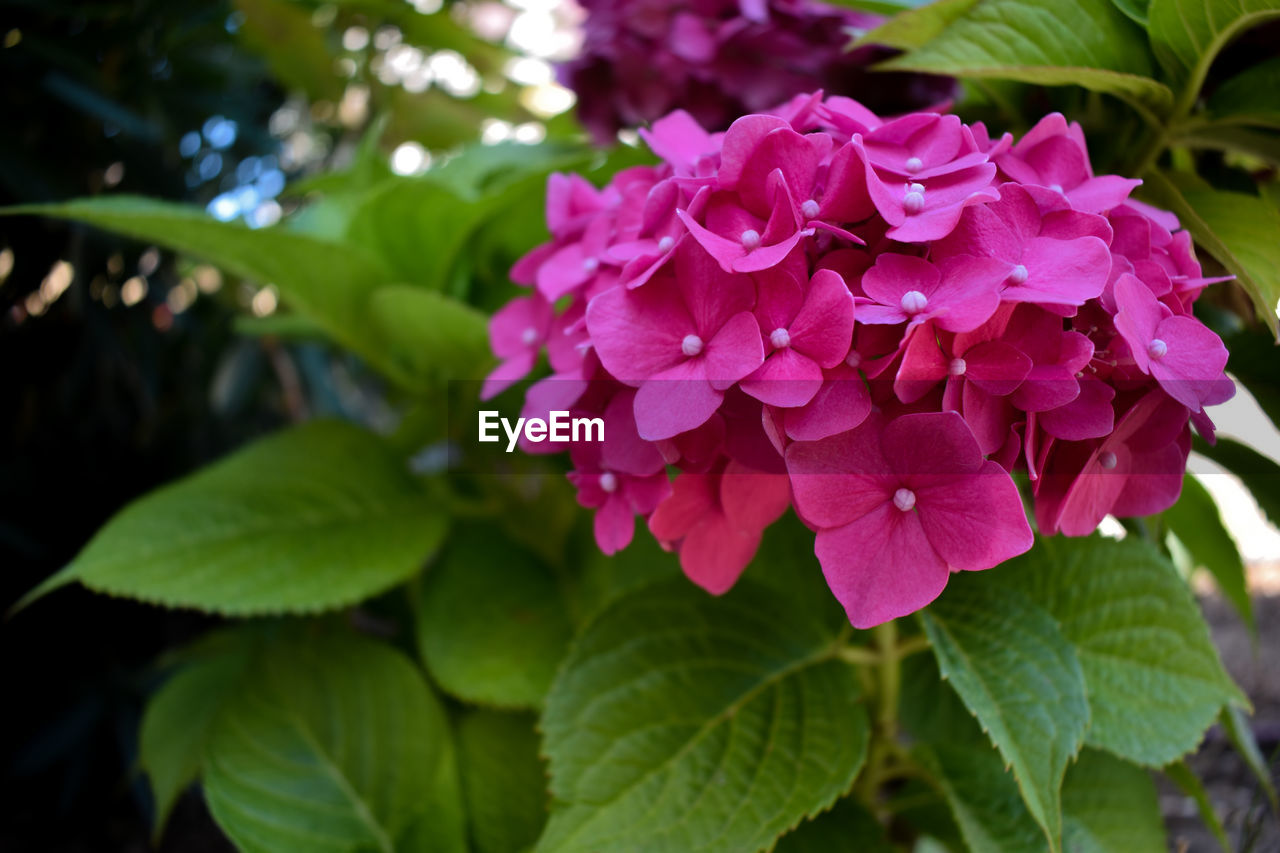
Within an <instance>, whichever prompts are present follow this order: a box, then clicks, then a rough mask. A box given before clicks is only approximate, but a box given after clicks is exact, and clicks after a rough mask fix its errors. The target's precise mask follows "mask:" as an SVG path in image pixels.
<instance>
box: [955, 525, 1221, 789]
mask: <svg viewBox="0 0 1280 853" xmlns="http://www.w3.org/2000/svg"><path fill="white" fill-rule="evenodd" d="M985 574H990V575H995V576H996V577H997V578H998V582H1000V583H1002V584H1003V585H1004V586H1005V587H1006V588H1019V589H1021V590H1023V591H1024V592H1025V593H1026V594H1027V595H1028V596H1029V597H1030V598H1031V599H1033V600H1034V601H1036V602H1037V603H1038V604H1039V605H1040V606H1041V607H1043V608H1045V609H1046V610H1047V611H1048V612H1049V613H1051V614H1053V616H1054V618H1055V619H1057V621H1058V624H1060V625H1061V626H1062V633H1063V634H1064V635H1065V636H1066V638H1067V639H1068V640H1070V642H1071V643H1072V645H1073V646H1074V647H1075V649H1076V652H1077V654H1078V655H1079V658H1080V664H1081V666H1082V667H1083V669H1084V676H1085V681H1086V683H1087V684H1088V695H1089V711H1090V725H1089V733H1088V738H1087V742H1088V743H1089V744H1090V745H1091V746H1095V747H1099V748H1102V749H1106V750H1108V751H1110V752H1113V753H1115V754H1116V755H1118V756H1120V757H1122V758H1127V759H1129V760H1130V761H1134V762H1137V763H1139V764H1144V765H1147V766H1151V767H1159V766H1161V765H1164V764H1167V763H1168V762H1170V761H1173V760H1175V759H1176V758H1178V757H1179V756H1181V755H1184V754H1186V753H1187V752H1188V751H1190V750H1192V749H1194V748H1195V746H1196V744H1197V743H1199V742H1200V738H1201V736H1202V735H1203V734H1204V731H1205V729H1207V728H1208V727H1209V725H1210V723H1212V722H1213V719H1214V717H1216V716H1217V714H1218V711H1219V709H1221V708H1222V706H1223V705H1225V704H1227V703H1229V702H1243V701H1244V698H1243V697H1242V696H1241V695H1240V692H1239V690H1238V689H1237V688H1236V687H1235V685H1234V684H1232V683H1231V679H1230V677H1229V676H1227V674H1226V672H1225V671H1224V670H1223V669H1222V664H1221V663H1220V662H1219V660H1218V654H1217V652H1216V651H1214V648H1213V644H1212V643H1211V642H1210V640H1209V630H1208V627H1207V626H1206V625H1205V622H1204V619H1203V617H1202V616H1201V615H1200V611H1199V609H1198V608H1197V607H1196V603H1195V601H1194V599H1193V598H1192V597H1191V592H1190V590H1189V589H1188V588H1187V585H1186V583H1185V582H1183V580H1182V579H1181V578H1180V577H1179V576H1178V573H1177V571H1176V570H1175V569H1174V567H1173V565H1172V564H1170V563H1169V561H1168V560H1167V559H1166V558H1165V557H1164V556H1163V555H1161V554H1160V553H1159V552H1158V551H1156V549H1155V548H1154V547H1152V546H1151V545H1150V544H1148V543H1146V542H1140V541H1137V540H1136V539H1133V538H1132V537H1131V538H1129V539H1126V540H1124V541H1121V542H1117V541H1114V540H1111V539H1104V538H1101V537H1097V536H1095V537H1090V538H1088V539H1060V538H1059V539H1045V540H1040V541H1039V542H1038V543H1037V545H1036V547H1035V548H1034V549H1033V550H1032V551H1031V552H1029V553H1028V554H1026V555H1024V556H1022V557H1019V558H1018V559H1016V560H1013V561H1011V562H1010V563H1007V564H1006V565H1005V566H1002V567H1001V568H1000V569H999V570H997V571H995V572H988V573H985ZM962 695H963V694H962Z"/></svg>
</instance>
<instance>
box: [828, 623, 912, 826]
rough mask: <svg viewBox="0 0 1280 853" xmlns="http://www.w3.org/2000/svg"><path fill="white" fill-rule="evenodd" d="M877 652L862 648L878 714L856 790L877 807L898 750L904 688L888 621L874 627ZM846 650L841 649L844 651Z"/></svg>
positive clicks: (895, 629) (893, 626) (894, 631)
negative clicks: (900, 702)
mask: <svg viewBox="0 0 1280 853" xmlns="http://www.w3.org/2000/svg"><path fill="white" fill-rule="evenodd" d="M872 646H873V649H874V651H870V650H859V651H861V652H864V653H865V654H866V655H869V656H870V657H864V655H859V657H864V659H865V660H866V661H867V664H868V665H869V666H870V668H872V670H873V672H874V673H875V686H876V692H875V716H874V718H873V720H872V726H871V746H870V748H869V749H868V750H867V764H866V767H865V768H863V771H862V774H861V775H860V776H859V777H858V782H857V784H856V785H855V787H854V793H855V794H856V795H857V796H858V798H859V799H861V800H862V801H863V802H864V803H865V804H867V805H868V806H870V807H872V808H877V807H878V803H877V795H878V793H879V790H880V787H881V785H883V784H884V782H885V780H886V779H887V778H889V777H890V776H891V775H893V773H892V768H891V764H892V762H893V760H894V756H895V754H896V753H897V752H898V751H899V750H898V743H897V739H898V697H899V694H900V693H901V689H902V654H901V649H900V647H899V645H898V625H897V623H896V622H893V621H889V622H885V623H884V624H883V625H877V626H876V627H875V628H873V629H872ZM843 652H844V650H842V654H843Z"/></svg>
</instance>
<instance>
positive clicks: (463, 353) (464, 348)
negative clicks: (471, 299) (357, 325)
mask: <svg viewBox="0 0 1280 853" xmlns="http://www.w3.org/2000/svg"><path fill="white" fill-rule="evenodd" d="M371 307H372V312H373V321H374V325H375V326H376V327H377V328H378V329H380V330H381V331H382V332H383V334H384V335H385V340H386V341H387V343H388V344H389V347H388V348H389V350H390V352H392V353H394V356H393V357H394V358H396V359H398V360H399V361H400V362H401V363H402V364H403V365H404V369H405V370H406V371H407V372H408V373H411V374H413V375H417V376H428V375H431V374H433V373H435V374H444V375H447V376H449V377H451V378H471V379H480V378H483V376H484V373H485V372H486V368H487V367H489V366H490V362H492V360H493V356H492V355H490V352H489V335H488V331H487V321H486V319H485V316H484V315H483V314H481V313H480V312H479V311H477V310H476V309H474V308H472V307H471V306H470V305H467V304H465V303H463V302H459V301H458V300H456V299H452V298H450V297H448V296H445V295H444V294H442V293H437V292H435V291H433V290H425V289H423V288H421V287H414V286H411V285H403V284H393V285H388V286H386V287H380V288H378V289H377V290H376V291H374V294H373V301H372V305H371Z"/></svg>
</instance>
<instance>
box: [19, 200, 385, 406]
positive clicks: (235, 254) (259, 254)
mask: <svg viewBox="0 0 1280 853" xmlns="http://www.w3.org/2000/svg"><path fill="white" fill-rule="evenodd" d="M0 213H3V214H8V215H14V214H39V215H43V216H54V217H58V218H60V219H73V220H75V221H77V222H85V223H88V224H90V225H95V226H97V227H99V228H105V229H107V230H110V231H114V232H116V233H119V234H124V235H126V236H129V237H134V238H137V239H139V240H148V241H151V242H155V243H159V244H160V245H163V246H167V247H168V248H170V249H175V250H177V251H180V252H186V253H189V254H191V255H195V256H197V257H201V258H204V259H206V260H208V261H210V262H211V263H213V264H216V265H217V266H219V267H222V268H223V269H225V270H227V271H228V272H230V273H232V274H234V275H238V276H243V277H245V278H250V279H253V280H255V281H258V282H260V283H263V284H267V283H272V284H275V285H276V287H277V288H279V290H280V293H281V295H282V297H283V298H284V300H285V302H286V304H288V305H289V306H290V307H292V308H294V309H295V310H298V311H300V312H302V313H304V314H306V315H307V316H309V317H311V318H313V319H314V320H315V321H316V322H317V323H319V324H320V325H321V326H322V327H323V328H324V330H325V332H326V333H327V334H328V335H329V336H330V337H332V338H333V339H334V340H335V341H337V342H339V343H341V344H342V345H344V346H346V347H348V348H349V349H352V350H354V351H355V352H357V353H359V354H360V355H361V356H363V357H364V358H366V359H368V360H369V362H370V363H371V364H373V365H374V366H376V367H378V368H379V369H382V370H384V371H387V372H388V374H389V375H391V376H392V378H395V379H398V380H401V381H405V382H406V383H407V382H408V380H406V379H405V378H404V377H402V376H400V375H399V374H398V373H397V372H396V371H395V370H394V368H392V367H390V366H389V365H388V364H387V361H388V359H387V358H386V355H385V353H384V350H383V348H382V346H381V344H380V341H379V337H378V334H377V331H376V330H375V329H374V327H373V326H372V322H371V319H370V317H369V309H368V302H369V298H370V295H371V294H372V292H373V290H374V288H375V287H377V286H378V285H380V284H383V283H386V282H388V281H393V280H394V278H393V277H392V275H391V272H390V270H389V269H388V268H387V267H386V266H384V265H383V264H382V263H381V261H379V260H378V258H376V257H375V256H373V255H371V254H369V253H368V252H366V251H365V250H363V249H362V248H360V247H358V246H351V245H343V244H341V243H337V242H332V241H329V240H323V239H319V238H317V237H313V236H310V235H307V234H303V233H299V232H296V231H292V230H289V229H287V228H285V227H283V226H274V227H271V228H258V229H252V228H248V227H246V226H244V225H243V224H241V223H233V222H219V221H217V220H216V219H213V218H212V217H210V216H208V215H207V214H205V212H204V211H202V210H200V209H199V208H194V207H189V206H186V205H180V204H172V203H169V202H162V201H154V200H151V199H145V198H138V197H136V196H104V197H101V198H93V199H83V200H79V201H69V202H65V203H63V204H45V205H25V206H22V207H11V208H8V209H6V210H3V211H0Z"/></svg>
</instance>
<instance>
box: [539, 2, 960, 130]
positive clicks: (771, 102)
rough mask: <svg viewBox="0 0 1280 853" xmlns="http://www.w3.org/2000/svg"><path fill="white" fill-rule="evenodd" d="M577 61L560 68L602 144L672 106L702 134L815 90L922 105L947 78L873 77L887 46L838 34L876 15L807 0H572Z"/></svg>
mask: <svg viewBox="0 0 1280 853" xmlns="http://www.w3.org/2000/svg"><path fill="white" fill-rule="evenodd" d="M582 6H583V7H584V8H585V10H586V12H587V17H586V21H585V23H584V33H583V45H582V50H581V52H580V54H579V55H578V57H577V58H576V59H574V60H573V61H572V62H569V63H566V64H565V65H563V66H561V68H560V78H561V81H562V82H563V83H564V84H565V85H566V86H568V87H569V88H571V89H573V90H574V91H575V92H576V93H577V95H578V116H579V118H580V119H581V120H582V122H583V124H584V125H586V127H587V129H588V130H590V131H591V133H592V135H593V136H594V137H595V139H596V141H597V142H598V143H600V144H608V143H610V142H612V141H614V139H615V137H616V134H617V132H618V130H619V129H620V128H624V127H637V126H639V125H642V124H645V123H648V122H651V121H653V120H655V119H658V118H661V117H662V116H664V115H666V114H667V113H669V112H670V111H671V110H672V109H674V108H675V107H677V106H679V107H682V108H684V109H686V110H688V111H689V112H690V114H692V115H693V117H694V118H695V119H697V120H698V122H699V123H700V124H701V125H702V126H703V127H706V128H710V129H712V130H723V129H724V128H726V127H728V125H729V122H731V121H733V120H734V119H735V118H737V117H738V116H740V115H744V114H746V113H752V112H759V111H762V110H766V109H769V108H771V107H773V106H775V105H776V104H779V103H781V102H783V101H785V100H786V99H788V98H790V97H792V96H794V95H797V94H800V93H802V92H809V91H812V90H813V89H816V88H819V87H822V88H826V89H828V90H830V91H836V92H859V93H865V95H864V97H865V96H870V97H874V98H876V99H878V100H877V101H875V102H868V106H870V107H872V108H876V107H878V106H888V105H889V104H893V105H895V106H896V107H897V108H898V109H903V108H912V107H924V106H928V105H930V104H935V103H937V102H939V101H942V100H944V99H946V98H949V97H951V96H952V95H953V93H954V92H955V82H954V81H953V80H951V79H950V78H945V77H933V76H926V75H922V74H906V73H893V74H883V73H879V74H876V75H875V77H874V84H872V83H871V80H869V78H868V74H867V72H866V67H867V66H868V65H870V64H871V63H873V62H877V61H879V60H881V59H885V58H887V57H889V56H892V55H893V54H894V51H892V50H889V49H887V48H883V47H878V46H864V47H861V48H858V49H857V50H852V51H849V50H847V49H846V48H847V47H848V45H849V40H850V33H851V32H856V31H863V30H870V29H872V28H874V27H875V26H877V25H878V24H879V23H880V22H881V20H882V19H881V18H880V17H879V16H876V15H872V14H868V13H866V12H859V11H855V10H852V9H846V8H838V7H835V6H828V5H826V4H823V3H818V2H814V0H699V2H696V3H687V2H679V3H676V2H672V0H582Z"/></svg>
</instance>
